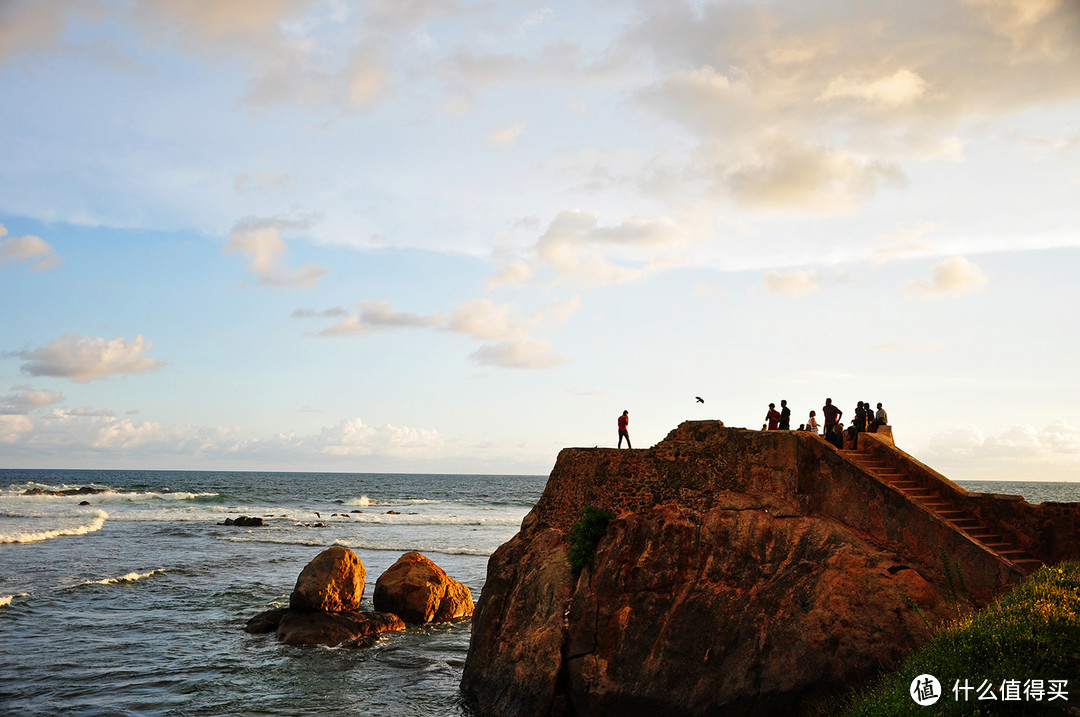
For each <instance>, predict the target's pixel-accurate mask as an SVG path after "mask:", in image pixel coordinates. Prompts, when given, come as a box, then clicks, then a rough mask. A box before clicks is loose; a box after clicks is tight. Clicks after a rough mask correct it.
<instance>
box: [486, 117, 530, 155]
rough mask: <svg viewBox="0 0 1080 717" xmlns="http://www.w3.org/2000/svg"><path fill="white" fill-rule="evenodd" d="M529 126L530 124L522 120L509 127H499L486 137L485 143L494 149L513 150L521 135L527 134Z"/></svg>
mask: <svg viewBox="0 0 1080 717" xmlns="http://www.w3.org/2000/svg"><path fill="white" fill-rule="evenodd" d="M527 124H528V122H526V121H525V120H522V121H521V122H516V123H514V124H512V125H510V126H508V127H498V128H496V129H493V130H491V131H490V132H488V133H487V134H486V135H484V141H485V142H487V144H488V146H489V147H492V148H494V149H513V148H514V147H516V146H517V142H518V140H519V139H520V138H521V135H523V134H525V127H526V125H527Z"/></svg>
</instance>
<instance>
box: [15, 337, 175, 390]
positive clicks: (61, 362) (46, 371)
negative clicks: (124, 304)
mask: <svg viewBox="0 0 1080 717" xmlns="http://www.w3.org/2000/svg"><path fill="white" fill-rule="evenodd" d="M153 347H154V344H153V342H151V341H146V340H145V339H144V338H143V337H142V336H141V335H139V336H136V337H135V340H134V341H126V340H124V339H123V338H121V337H119V336H118V337H116V338H113V339H103V338H98V337H94V336H83V335H82V334H77V333H74V332H69V333H66V334H64V335H63V336H61V337H60V338H58V339H53V340H52V341H50V342H49V343H48V344H46V345H45V346H43V347H41V348H39V349H35V350H33V351H24V352H21V353H19V354H18V356H20V357H21V358H25V359H29V361H28V362H27V363H25V364H23V365H22V370H23V372H24V373H27V374H30V375H31V376H55V377H58V378H70V379H71V380H72V381H78V382H86V381H93V380H95V379H99V378H105V377H106V376H110V375H112V374H134V373H144V372H146V371H151V370H153V369H156V368H160V367H162V366H164V365H165V364H163V363H162V362H161V361H159V360H158V359H156V358H153V357H151V356H145V355H144V354H145V353H146V352H147V351H149V350H150V349H152V348H153Z"/></svg>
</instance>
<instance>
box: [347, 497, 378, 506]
mask: <svg viewBox="0 0 1080 717" xmlns="http://www.w3.org/2000/svg"><path fill="white" fill-rule="evenodd" d="M344 505H359V506H363V507H367V506H369V505H375V502H374V501H373V500H371V498H368V497H367V496H366V495H362V496H360V497H359V498H349V499H348V500H346V501H345V503H344Z"/></svg>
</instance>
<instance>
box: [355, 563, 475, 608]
mask: <svg viewBox="0 0 1080 717" xmlns="http://www.w3.org/2000/svg"><path fill="white" fill-rule="evenodd" d="M374 602H375V609H376V610H382V611H385V612H392V613H394V614H395V615H398V616H399V617H401V619H403V620H404V621H405V622H410V623H415V624H423V623H427V622H448V621H450V620H455V619H457V618H461V617H468V616H469V615H472V614H473V599H472V593H471V592H470V591H469V588H468V587H466V586H465V585H463V584H461V583H459V582H458V581H457V580H454V579H453V578H451V577H450V576H449V575H447V574H446V571H445V570H443V569H442V568H440V567H439V566H438V565H436V564H435V563H434V562H432V561H431V559H429V558H427V557H426V556H424V555H422V554H420V553H417V552H415V551H414V552H411V553H405V554H404V555H402V556H401V557H400V558H398V561H397V562H396V563H394V564H393V565H391V566H390V567H389V568H387V570H386V572H385V573H383V574H382V575H381V576H380V577H379V579H378V580H377V581H376V582H375V595H374Z"/></svg>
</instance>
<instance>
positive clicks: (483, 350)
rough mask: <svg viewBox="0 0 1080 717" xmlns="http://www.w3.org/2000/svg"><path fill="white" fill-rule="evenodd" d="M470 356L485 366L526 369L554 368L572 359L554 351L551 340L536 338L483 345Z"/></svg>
mask: <svg viewBox="0 0 1080 717" xmlns="http://www.w3.org/2000/svg"><path fill="white" fill-rule="evenodd" d="M470 358H472V359H473V360H474V361H476V362H477V363H479V364H483V365H485V366H499V367H502V368H526V369H544V368H554V367H555V366H561V365H563V364H566V363H569V362H570V360H571V359H569V358H568V357H566V356H560V355H558V354H556V353H554V352H553V351H552V350H551V343H550V342H548V341H537V340H534V339H512V340H509V341H500V342H499V343H496V344H489V345H487V346H481V347H480V348H479V349H477V350H476V351H474V352H473V354H472V355H471V356H470Z"/></svg>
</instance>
